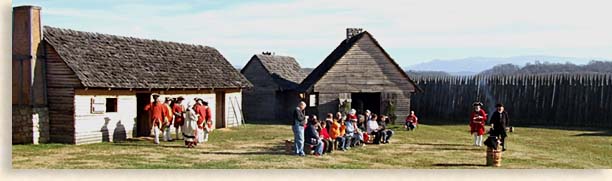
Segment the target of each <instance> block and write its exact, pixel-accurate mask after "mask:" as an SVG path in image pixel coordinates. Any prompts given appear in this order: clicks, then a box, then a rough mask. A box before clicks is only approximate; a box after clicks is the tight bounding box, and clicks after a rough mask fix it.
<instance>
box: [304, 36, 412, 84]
mask: <svg viewBox="0 0 612 181" xmlns="http://www.w3.org/2000/svg"><path fill="white" fill-rule="evenodd" d="M364 36H369V37H370V38H371V39H372V40H373V41H374V44H375V45H376V46H378V48H380V49H381V50H382V52H383V54H384V55H385V56H386V57H387V58H389V60H391V62H392V63H393V64H394V65H395V68H397V69H399V71H400V72H401V74H402V76H403V77H404V78H406V79H407V80H408V81H409V82H410V83H412V84H413V85H414V87H415V88H416V90H417V91H418V92H423V90H422V89H421V88H419V87H418V86H417V85H416V83H415V82H414V81H413V80H412V79H411V78H410V77H408V74H406V72H405V71H404V70H403V69H402V68H401V67H400V66H399V65H398V64H397V62H395V60H393V58H391V56H390V55H389V54H388V53H387V51H385V49H383V48H382V46H380V44H379V43H378V41H376V39H374V37H373V36H372V35H371V34H370V33H369V32H367V31H364V32H362V33H359V34H357V35H355V36H352V37H351V38H348V39H345V40H342V42H341V43H340V45H338V47H336V49H334V51H332V52H331V53H330V54H329V55H328V56H327V57H326V58H325V60H323V62H321V64H319V66H317V67H316V68H315V69H314V70H312V72H311V73H310V74H308V76H307V77H306V78H304V80H303V81H302V82H301V83H300V85H299V86H298V90H299V91H301V92H309V91H311V90H312V88H313V86H314V85H315V84H316V83H317V82H318V81H319V80H320V79H321V78H322V77H323V76H324V75H325V74H326V73H327V71H329V70H330V69H331V68H332V67H333V66H334V65H336V63H337V62H338V61H339V60H340V59H341V58H342V57H343V56H344V54H346V52H348V51H349V50H350V49H351V47H353V46H354V45H355V43H357V41H359V40H360V39H361V38H363V37H364Z"/></svg>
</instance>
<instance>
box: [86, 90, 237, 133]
mask: <svg viewBox="0 0 612 181" xmlns="http://www.w3.org/2000/svg"><path fill="white" fill-rule="evenodd" d="M137 92H139V91H135V90H134V91H130V90H124V89H116V90H115V89H111V90H108V89H106V90H104V89H88V90H85V89H77V90H76V95H75V99H74V104H75V105H76V109H75V111H74V112H75V134H74V135H75V143H76V144H87V143H98V142H103V141H122V140H125V139H127V138H132V137H133V136H134V133H135V131H136V128H137V126H138V125H137V124H138V123H137V121H136V117H137V115H136V114H137V98H136V93H137ZM215 92H225V101H226V104H225V109H224V111H225V121H226V123H225V125H226V126H227V127H235V126H239V125H240V122H241V121H240V120H241V115H240V112H239V109H238V108H237V107H236V114H234V112H233V111H234V110H233V108H234V107H232V106H231V104H229V103H230V102H229V101H230V100H231V101H232V102H234V106H236V101H238V104H239V103H240V102H241V101H242V94H241V92H240V89H222V90H216V91H212V90H200V91H196V90H185V91H182V90H168V91H160V93H161V96H160V97H161V98H162V99H164V98H165V97H170V98H175V97H179V96H183V97H184V98H185V101H191V100H193V99H194V98H196V97H197V98H202V99H203V100H204V101H206V102H208V106H209V107H210V109H211V112H212V118H211V119H212V120H213V127H216V124H217V123H216V121H214V120H216V116H218V115H216V113H217V103H216V93H215ZM230 97H231V98H230ZM92 98H99V99H105V98H117V112H107V113H103V114H92V113H91V110H90V104H91V99H92ZM185 103H186V102H185ZM236 115H237V116H236ZM170 131H171V132H172V133H174V127H171V130H170Z"/></svg>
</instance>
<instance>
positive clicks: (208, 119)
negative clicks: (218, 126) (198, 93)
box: [202, 101, 213, 142]
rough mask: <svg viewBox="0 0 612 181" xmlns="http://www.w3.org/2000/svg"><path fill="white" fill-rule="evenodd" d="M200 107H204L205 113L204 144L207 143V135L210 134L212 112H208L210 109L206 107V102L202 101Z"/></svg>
mask: <svg viewBox="0 0 612 181" xmlns="http://www.w3.org/2000/svg"><path fill="white" fill-rule="evenodd" d="M202 105H204V112H205V113H206V114H205V116H204V142H207V141H208V134H209V133H210V132H212V130H213V127H212V111H210V107H209V106H208V102H206V101H202Z"/></svg>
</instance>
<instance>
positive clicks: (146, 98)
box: [136, 93, 152, 136]
mask: <svg viewBox="0 0 612 181" xmlns="http://www.w3.org/2000/svg"><path fill="white" fill-rule="evenodd" d="M149 103H151V93H137V94H136V112H137V115H136V130H137V131H136V136H150V135H151V127H152V125H151V121H150V120H149V112H148V111H145V110H144V107H145V106H146V105H147V104H149Z"/></svg>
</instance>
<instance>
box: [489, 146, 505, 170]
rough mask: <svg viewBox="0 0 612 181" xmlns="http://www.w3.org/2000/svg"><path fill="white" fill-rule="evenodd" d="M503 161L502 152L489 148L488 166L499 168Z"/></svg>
mask: <svg viewBox="0 0 612 181" xmlns="http://www.w3.org/2000/svg"><path fill="white" fill-rule="evenodd" d="M501 161H502V151H501V150H499V149H498V150H494V149H491V148H487V166H494V167H499V166H501Z"/></svg>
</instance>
